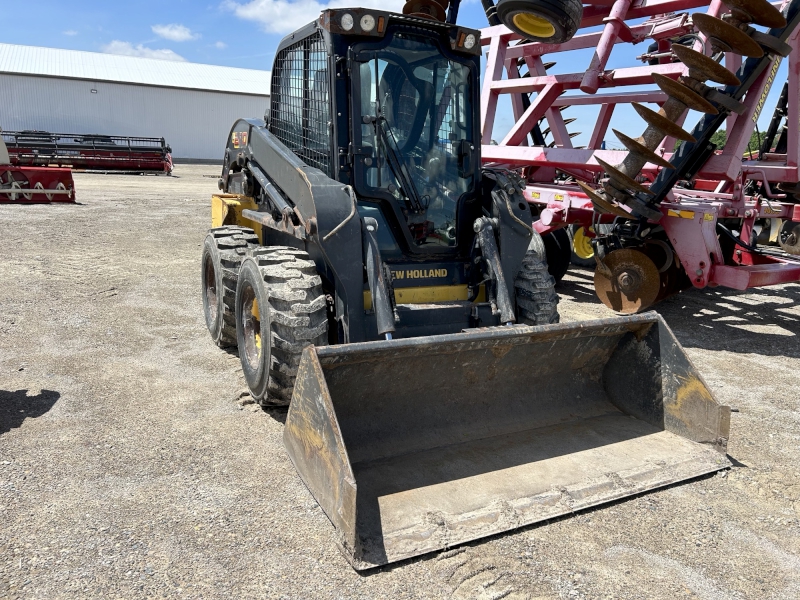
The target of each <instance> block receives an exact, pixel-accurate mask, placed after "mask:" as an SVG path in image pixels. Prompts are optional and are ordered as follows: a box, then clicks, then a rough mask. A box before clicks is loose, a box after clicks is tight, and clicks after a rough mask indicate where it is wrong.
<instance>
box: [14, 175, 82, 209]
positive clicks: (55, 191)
mask: <svg viewBox="0 0 800 600" xmlns="http://www.w3.org/2000/svg"><path fill="white" fill-rule="evenodd" d="M49 202H75V184H74V183H73V181H72V171H70V170H69V169H64V168H60V167H15V166H13V165H0V203H14V204H46V203H49Z"/></svg>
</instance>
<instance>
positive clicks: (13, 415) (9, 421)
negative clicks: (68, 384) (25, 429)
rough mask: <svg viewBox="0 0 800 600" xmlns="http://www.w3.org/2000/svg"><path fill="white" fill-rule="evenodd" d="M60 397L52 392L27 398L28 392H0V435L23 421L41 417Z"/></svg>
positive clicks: (46, 391)
mask: <svg viewBox="0 0 800 600" xmlns="http://www.w3.org/2000/svg"><path fill="white" fill-rule="evenodd" d="M60 397H61V394H59V393H58V392H54V391H52V390H42V391H41V392H39V393H38V394H36V395H35V396H29V395H28V390H17V391H15V392H11V391H8V390H0V435H2V434H4V433H7V432H8V431H11V430H12V429H14V428H16V427H19V426H20V425H22V423H23V421H25V419H35V418H36V417H41V416H42V415H43V414H44V413H46V412H47V411H48V410H50V409H51V408H53V405H54V404H55V403H56V401H57V400H58V399H59V398H60Z"/></svg>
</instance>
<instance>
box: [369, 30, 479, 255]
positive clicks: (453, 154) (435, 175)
mask: <svg viewBox="0 0 800 600" xmlns="http://www.w3.org/2000/svg"><path fill="white" fill-rule="evenodd" d="M361 56H363V54H361ZM368 56H369V57H370V58H369V60H366V61H364V62H362V63H361V65H360V71H359V75H360V77H359V81H360V88H361V89H360V94H359V96H360V101H361V116H362V121H361V146H362V148H363V149H364V150H363V151H364V153H365V155H366V156H365V157H364V159H363V160H364V167H365V168H364V173H365V182H364V183H366V184H367V185H368V186H370V187H373V188H380V189H383V190H385V191H388V192H389V193H390V194H392V195H393V196H394V197H395V199H396V200H397V201H398V202H399V203H400V204H401V206H403V214H404V215H405V218H406V221H407V223H408V226H409V229H410V231H411V236H412V238H413V239H414V242H415V243H416V244H417V245H424V244H435V245H439V246H455V244H456V204H457V201H458V199H459V198H460V197H461V195H462V194H464V193H465V192H466V191H467V190H468V189H469V188H470V186H471V185H472V173H471V169H469V168H468V167H467V168H465V167H464V163H465V162H469V161H466V160H465V157H466V156H468V155H469V153H471V150H469V146H470V144H471V143H472V110H471V104H470V102H471V90H470V79H469V67H468V66H467V65H465V64H461V63H458V62H454V61H451V60H449V59H447V58H445V57H444V56H442V53H441V50H440V49H439V46H438V45H437V44H436V42H434V41H433V40H430V39H427V38H424V37H415V36H408V35H407V36H403V35H402V34H398V35H396V36H395V37H394V38H393V39H392V41H391V42H390V44H389V45H388V46H387V47H385V48H383V49H381V50H378V51H376V52H374V53H369V54H368Z"/></svg>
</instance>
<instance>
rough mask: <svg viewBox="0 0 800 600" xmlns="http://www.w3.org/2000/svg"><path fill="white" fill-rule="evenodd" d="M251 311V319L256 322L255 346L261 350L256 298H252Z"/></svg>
mask: <svg viewBox="0 0 800 600" xmlns="http://www.w3.org/2000/svg"><path fill="white" fill-rule="evenodd" d="M251 312H252V313H253V320H254V321H255V322H256V331H255V338H256V348H257V349H258V351H259V352H261V313H259V312H258V300H257V299H256V298H253V309H252V311H251Z"/></svg>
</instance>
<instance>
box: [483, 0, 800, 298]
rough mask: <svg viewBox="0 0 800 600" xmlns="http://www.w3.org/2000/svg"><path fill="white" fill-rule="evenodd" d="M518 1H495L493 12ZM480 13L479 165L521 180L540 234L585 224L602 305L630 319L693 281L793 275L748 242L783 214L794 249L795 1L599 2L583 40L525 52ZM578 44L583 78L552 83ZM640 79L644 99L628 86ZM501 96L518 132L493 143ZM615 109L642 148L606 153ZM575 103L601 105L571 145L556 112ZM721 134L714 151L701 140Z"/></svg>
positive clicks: (750, 281) (790, 264) (626, 141)
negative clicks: (625, 54) (632, 62)
mask: <svg viewBox="0 0 800 600" xmlns="http://www.w3.org/2000/svg"><path fill="white" fill-rule="evenodd" d="M513 1H514V0H501V2H500V3H499V4H498V5H497V14H498V15H500V14H504V11H503V6H505V5H506V4H511V3H512V2H513ZM488 4H489V5H491V2H488ZM533 4H536V2H533ZM484 5H485V6H486V5H487V3H486V2H485V3H484ZM690 9H699V10H697V11H696V12H691V13H689V12H688V11H689V10H690ZM487 14H488V15H489V18H490V21H491V22H493V24H494V25H495V26H493V27H490V28H488V29H486V30H484V31H483V36H482V42H481V43H482V44H483V45H484V46H488V48H489V57H488V61H487V68H486V76H485V78H484V81H483V92H482V97H481V103H482V109H483V110H482V115H481V116H482V119H483V121H482V139H483V147H482V160H483V162H484V164H485V165H487V166H504V167H506V168H512V169H518V170H520V171H521V172H523V173H524V174H525V180H526V191H525V195H526V197H527V198H528V200H529V201H530V202H531V203H532V204H533V205H534V206H535V207H536V212H538V213H539V217H540V218H539V220H538V221H537V223H536V229H537V230H538V231H539V232H540V233H542V234H545V233H548V232H550V231H554V230H557V229H559V228H563V227H566V226H568V225H579V226H580V228H581V232H582V234H586V233H588V235H589V236H591V237H592V238H593V240H592V245H593V250H594V254H595V256H596V259H597V268H596V271H595V290H596V292H597V295H598V297H599V298H600V299H601V300H602V301H603V303H605V304H606V305H607V306H609V307H610V308H612V309H614V310H616V311H618V312H622V313H634V312H638V311H641V310H644V309H646V308H647V307H649V306H651V305H652V304H654V303H655V302H657V301H659V300H660V299H663V298H665V297H667V296H669V295H671V294H674V293H676V292H679V291H681V290H682V289H686V288H688V287H692V286H694V287H697V288H704V287H706V286H726V287H731V288H734V289H739V290H744V289H747V288H750V287H757V286H764V285H773V284H778V283H784V282H788V281H798V280H800V262H796V261H795V260H792V259H789V258H787V257H785V256H780V255H776V254H775V253H774V252H770V251H765V250H764V249H761V248H758V247H757V243H756V238H757V237H758V233H759V231H760V230H761V229H764V228H766V229H774V228H775V227H772V226H771V225H770V223H771V221H772V220H775V219H780V220H782V225H781V226H780V227H781V230H780V233H779V235H778V238H779V239H778V241H779V243H780V245H781V247H782V248H783V249H784V250H785V251H786V252H788V253H789V254H800V223H799V221H800V206H798V204H797V202H798V195H797V194H798V192H800V186H799V185H798V183H797V182H798V181H800V171H799V168H798V164H800V131H799V130H798V125H797V124H798V123H800V96H799V95H798V94H800V92H799V91H798V90H800V80H798V77H800V40H799V39H798V36H799V35H800V30H799V29H798V27H797V25H798V21H800V1H798V0H791V2H790V1H786V2H784V3H783V5H782V7H781V10H780V11H779V10H778V9H777V8H775V7H774V6H773V5H771V4H769V3H768V2H767V1H766V0H723V2H719V1H718V0H715V1H714V2H712V3H711V4H710V5H709V4H708V3H707V2H704V1H693V0H660V1H658V2H647V3H636V2H630V0H614V1H610V2H602V3H601V2H598V3H595V4H593V5H592V6H587V7H584V10H583V17H582V20H581V21H580V28H579V29H578V33H577V35H575V36H574V37H573V38H572V39H570V40H569V41H564V42H563V43H551V42H549V41H526V40H525V39H521V38H522V36H521V35H520V33H528V34H530V33H531V32H530V31H527V32H526V31H525V30H524V28H523V29H522V30H521V29H520V27H519V26H518V25H519V24H518V23H515V22H514V20H513V19H511V20H509V22H508V25H509V26H510V28H507V27H505V26H503V25H501V24H500V22H499V19H498V18H497V16H495V15H494V13H493V11H492V10H490V11H488V12H487ZM642 18H645V20H644V21H642V20H641V19H642ZM520 23H522V24H523V25H524V24H525V23H524V22H523V21H520ZM602 24H604V25H603V29H602V30H601V31H593V32H586V33H582V32H581V29H586V28H590V27H595V26H597V25H602ZM527 37H534V38H535V37H537V36H535V35H528V36H527ZM641 42H647V43H649V46H645V47H646V48H647V51H646V52H644V53H643V54H641V56H639V58H640V59H641V60H642V61H644V62H646V63H647V64H646V65H645V66H634V67H621V68H615V69H607V68H606V65H607V62H608V60H609V57H610V54H611V51H612V49H613V48H614V47H615V45H617V44H626V43H641ZM585 48H596V50H595V52H594V54H593V57H592V59H591V61H590V63H589V64H588V65H587V67H586V69H585V70H576V71H577V72H572V73H560V74H552V75H551V74H549V73H548V72H547V70H548V67H552V65H553V63H552V62H550V63H549V64H548V63H546V62H545V59H550V60H551V61H552V59H554V58H557V57H556V56H555V55H556V54H558V53H562V52H563V53H566V54H565V55H564V59H566V60H567V61H569V59H570V54H569V52H570V51H573V50H578V49H585ZM723 58H724V65H723V63H722V62H720V61H721V59H723ZM784 58H788V63H789V69H788V72H789V76H788V77H789V81H788V82H787V85H786V86H785V89H786V92H785V93H784V94H783V95H782V98H781V101H780V102H779V106H778V108H777V109H776V114H775V118H774V119H773V125H772V126H771V127H770V130H769V131H768V132H767V136H766V139H765V141H764V144H763V145H762V147H761V148H760V149H756V150H759V151H758V152H757V156H756V155H755V154H753V153H751V154H750V155H749V156H748V157H747V158H744V155H745V151H746V150H747V145H748V142H749V140H750V137H751V133H752V132H753V129H754V127H755V123H756V121H757V120H758V116H759V114H760V112H761V110H762V108H763V105H764V101H765V100H766V97H767V94H768V93H769V91H770V88H771V86H772V85H773V82H774V80H775V77H776V74H777V72H778V67H779V65H780V64H781V60H782V59H784ZM743 59H744V60H743ZM569 64H570V65H572V64H574V62H570V63H569ZM645 84H654V89H653V90H652V91H641V89H640V88H637V89H636V90H633V91H632V90H627V89H624V88H626V87H630V86H642V85H645ZM720 86H721V87H720ZM620 88H623V89H620ZM500 94H509V95H510V98H511V104H512V107H513V111H514V117H515V119H516V123H515V124H514V126H513V127H512V128H511V130H510V131H509V132H508V134H507V135H506V136H505V137H504V138H503V139H502V140H501V141H500V143H499V144H498V145H490V140H491V136H492V128H493V124H494V120H495V113H496V110H497V101H498V97H499V95H500ZM533 94H535V96H534V95H533ZM646 103H655V104H656V105H657V109H656V110H653V109H651V108H648V107H647V106H645V104H646ZM623 104H628V105H632V106H633V108H634V109H635V111H636V113H638V115H639V116H640V117H641V118H642V119H643V121H645V123H646V124H647V128H646V129H645V131H644V133H643V134H642V135H641V136H640V137H639V138H636V139H634V138H631V137H629V136H627V135H625V134H624V133H622V132H620V131H616V130H615V131H614V134H615V135H616V137H617V139H618V140H619V143H620V144H622V146H624V147H625V148H626V149H627V150H626V151H617V150H607V149H605V144H604V141H603V140H604V139H606V134H607V129H608V127H609V123H610V121H611V118H612V114H613V113H614V111H615V109H618V108H619V107H620V105H623ZM576 105H581V106H596V107H598V109H599V113H598V118H597V122H596V124H595V125H594V128H593V131H592V134H591V136H590V139H589V143H588V146H587V147H585V148H580V149H579V148H574V147H573V145H572V136H571V134H570V133H569V132H568V131H567V128H566V125H567V122H568V121H569V119H565V118H564V117H563V116H562V111H563V110H564V109H567V108H569V107H570V106H576ZM689 110H692V111H697V112H700V113H702V114H703V116H702V118H701V119H700V121H699V122H698V124H697V125H696V126H695V127H694V128H693V129H692V130H691V131H687V130H685V129H683V128H682V125H683V122H684V120H685V119H686V118H687V113H688V111H689ZM783 119H785V120H786V126H785V127H784V128H783V132H782V133H781V134H780V135H778V129H779V127H780V123H781V122H782V120H783ZM723 126H724V127H725V128H726V133H727V143H726V145H725V147H724V150H723V151H721V152H720V151H717V148H716V146H715V145H714V144H712V143H711V137H712V135H713V134H714V133H715V132H716V131H717V130H718V129H720V128H721V127H723ZM548 135H549V137H546V136H548ZM676 141H680V142H681V143H680V146H679V147H678V149H677V150H676V151H673V149H674V147H675V144H676ZM773 143H775V146H774V147H773V145H772V144H773ZM584 244H585V240H584ZM584 247H585V246H584Z"/></svg>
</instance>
